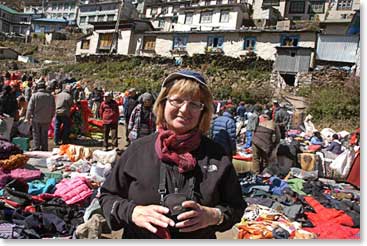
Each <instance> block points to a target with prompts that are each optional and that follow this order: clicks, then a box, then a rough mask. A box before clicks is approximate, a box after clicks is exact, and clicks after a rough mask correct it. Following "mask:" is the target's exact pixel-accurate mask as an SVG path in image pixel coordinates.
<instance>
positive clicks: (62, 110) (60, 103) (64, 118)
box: [54, 84, 73, 145]
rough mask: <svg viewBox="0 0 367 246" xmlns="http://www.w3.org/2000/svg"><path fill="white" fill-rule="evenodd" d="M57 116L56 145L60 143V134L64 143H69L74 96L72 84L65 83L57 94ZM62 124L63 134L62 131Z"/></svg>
mask: <svg viewBox="0 0 367 246" xmlns="http://www.w3.org/2000/svg"><path fill="white" fill-rule="evenodd" d="M55 102H56V117H55V132H54V142H55V145H60V135H61V136H62V137H61V140H62V143H63V144H67V143H68V141H69V133H70V127H71V118H70V108H71V106H73V97H72V96H71V85H70V84H67V85H65V88H64V90H63V91H62V92H60V93H59V94H56V96H55ZM61 126H62V128H63V129H62V134H60V133H61Z"/></svg>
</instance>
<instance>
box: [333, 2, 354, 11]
mask: <svg viewBox="0 0 367 246" xmlns="http://www.w3.org/2000/svg"><path fill="white" fill-rule="evenodd" d="M349 2H350V6H349ZM352 9H353V0H338V1H337V3H336V10H338V11H345V10H352Z"/></svg>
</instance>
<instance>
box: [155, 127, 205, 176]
mask: <svg viewBox="0 0 367 246" xmlns="http://www.w3.org/2000/svg"><path fill="white" fill-rule="evenodd" d="M200 141H201V133H200V131H198V130H195V131H192V132H189V133H186V134H182V135H177V134H176V133H174V132H173V131H171V130H165V129H163V127H159V128H158V137H157V139H156V141H155V151H156V152H157V155H158V158H159V159H160V160H162V161H168V162H173V163H175V164H176V165H177V166H178V171H179V172H180V173H184V172H187V171H190V170H192V169H194V167H195V165H196V159H195V158H194V157H193V156H192V154H191V153H190V152H191V151H193V150H195V149H197V148H198V147H199V145H200Z"/></svg>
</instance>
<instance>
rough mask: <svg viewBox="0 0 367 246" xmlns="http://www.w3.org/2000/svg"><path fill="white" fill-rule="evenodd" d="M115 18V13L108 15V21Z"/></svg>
mask: <svg viewBox="0 0 367 246" xmlns="http://www.w3.org/2000/svg"><path fill="white" fill-rule="evenodd" d="M114 19H115V15H107V21H113V20H114Z"/></svg>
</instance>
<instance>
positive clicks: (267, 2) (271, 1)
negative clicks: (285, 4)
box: [262, 0, 279, 7]
mask: <svg viewBox="0 0 367 246" xmlns="http://www.w3.org/2000/svg"><path fill="white" fill-rule="evenodd" d="M271 6H279V0H264V1H263V4H262V7H271Z"/></svg>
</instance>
